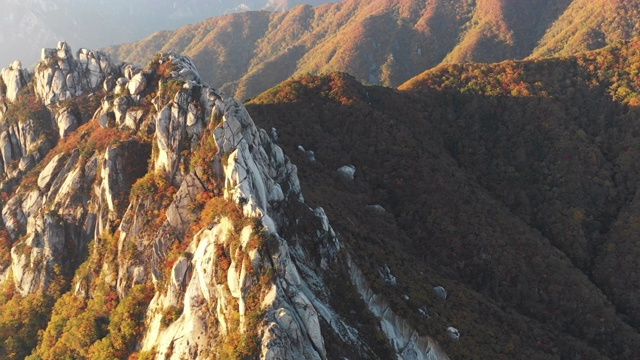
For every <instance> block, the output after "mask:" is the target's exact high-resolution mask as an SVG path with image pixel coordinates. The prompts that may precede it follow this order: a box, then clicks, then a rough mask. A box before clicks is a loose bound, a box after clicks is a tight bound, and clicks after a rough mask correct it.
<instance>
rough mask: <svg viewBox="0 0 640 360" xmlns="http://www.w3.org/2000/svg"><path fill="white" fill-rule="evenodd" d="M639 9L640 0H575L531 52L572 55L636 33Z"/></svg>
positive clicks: (534, 54)
mask: <svg viewBox="0 0 640 360" xmlns="http://www.w3.org/2000/svg"><path fill="white" fill-rule="evenodd" d="M638 11H640V3H638V2H636V1H622V0H613V1H584V0H576V1H573V2H572V3H571V5H570V6H569V7H568V8H567V10H566V11H565V12H564V13H563V14H562V16H561V17H560V18H559V19H558V21H556V22H555V23H554V24H553V26H551V27H550V28H549V29H548V30H547V32H546V34H545V35H544V37H543V38H542V39H540V42H539V44H538V46H537V47H536V49H535V50H534V51H533V52H532V55H531V56H532V57H541V56H553V55H571V54H575V53H577V52H582V51H586V50H594V49H598V48H601V47H604V46H605V45H607V44H612V43H614V42H616V41H618V40H626V39H631V38H633V37H636V36H638V35H640V29H639V26H638V22H637V19H638Z"/></svg>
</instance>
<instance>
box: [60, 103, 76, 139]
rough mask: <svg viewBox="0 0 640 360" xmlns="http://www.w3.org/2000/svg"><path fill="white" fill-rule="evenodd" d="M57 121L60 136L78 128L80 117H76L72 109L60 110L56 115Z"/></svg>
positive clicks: (65, 135) (67, 134)
mask: <svg viewBox="0 0 640 360" xmlns="http://www.w3.org/2000/svg"><path fill="white" fill-rule="evenodd" d="M56 123H57V124H58V132H59V134H60V138H65V137H67V136H69V134H71V133H72V132H73V131H75V130H76V129H77V128H78V119H76V117H75V116H74V115H73V113H72V112H71V110H70V109H64V110H62V111H60V112H59V113H58V115H57V116H56Z"/></svg>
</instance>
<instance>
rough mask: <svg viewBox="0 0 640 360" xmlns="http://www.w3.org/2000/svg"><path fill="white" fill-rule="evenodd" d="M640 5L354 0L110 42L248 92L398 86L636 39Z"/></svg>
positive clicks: (117, 49)
mask: <svg viewBox="0 0 640 360" xmlns="http://www.w3.org/2000/svg"><path fill="white" fill-rule="evenodd" d="M638 6H640V2H639V1H637V0H631V1H615V2H604V1H603V2H597V1H596V2H593V1H592V2H586V1H582V0H573V1H571V0H562V1H551V0H536V1H529V0H481V1H462V0H455V1H446V0H430V1H417V0H383V1H379V0H378V1H372V0H366V1H356V0H346V1H342V2H339V3H335V4H326V5H323V6H318V7H309V6H300V7H297V8H294V9H291V10H290V11H287V12H284V13H274V14H265V13H258V12H253V13H247V14H243V15H241V16H240V15H229V16H228V17H224V18H215V19H209V20H207V21H204V22H201V23H198V24H193V25H190V26H189V27H187V28H183V29H179V30H176V31H169V32H162V33H157V34H154V35H152V36H150V37H148V38H147V39H144V40H141V41H138V42H134V43H131V44H123V45H117V46H112V47H110V48H108V49H107V52H109V53H110V54H112V55H113V57H114V58H117V59H119V60H122V61H129V62H134V63H137V62H145V61H148V60H149V59H150V58H151V57H152V56H153V54H155V53H156V52H158V51H176V52H179V53H183V54H186V55H188V56H191V57H192V58H194V61H195V63H196V65H197V66H198V68H199V69H201V71H202V73H203V76H204V77H205V79H206V80H207V81H209V82H212V83H217V84H221V89H222V90H224V91H226V92H228V93H231V94H234V95H235V96H237V97H239V98H241V99H244V98H249V97H252V96H255V95H257V94H259V93H260V92H262V91H264V90H266V89H268V88H270V87H272V86H275V85H276V84H277V83H279V82H281V81H284V80H286V79H288V78H289V77H291V76H298V75H302V74H306V73H329V72H333V71H341V72H347V73H350V74H352V75H353V76H355V77H356V78H357V79H358V80H359V81H363V82H366V83H371V84H383V85H386V86H398V85H400V84H401V83H403V82H405V81H407V80H409V79H410V78H412V77H414V76H416V75H418V74H419V73H421V72H422V71H424V70H427V69H429V68H433V67H434V66H437V65H438V64H441V63H459V62H495V61H502V60H505V59H524V58H527V57H530V56H533V57H540V56H550V55H554V54H562V55H568V54H575V53H577V52H580V51H584V50H586V49H593V48H597V47H602V46H604V45H606V44H610V43H612V42H614V41H616V40H619V39H629V38H631V37H633V36H635V35H637V34H636V31H635V30H634V29H635V28H637V26H636V25H637V17H636V16H633V14H635V12H637V8H638ZM240 23H241V24H242V25H239V24H240ZM231 24H233V25H231ZM194 34H201V35H200V36H197V37H194ZM205 34H206V36H205ZM220 69H225V71H226V72H228V73H225V72H223V71H221V70H220Z"/></svg>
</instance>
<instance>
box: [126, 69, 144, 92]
mask: <svg viewBox="0 0 640 360" xmlns="http://www.w3.org/2000/svg"><path fill="white" fill-rule="evenodd" d="M146 87H147V78H146V77H145V76H144V74H142V73H138V74H136V75H135V76H134V77H133V78H131V80H130V81H129V84H128V88H129V93H130V94H131V95H139V94H140V93H141V92H142V91H143V90H144V89H145V88H146Z"/></svg>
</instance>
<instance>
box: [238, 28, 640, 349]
mask: <svg viewBox="0 0 640 360" xmlns="http://www.w3.org/2000/svg"><path fill="white" fill-rule="evenodd" d="M639 46H640V40H637V39H636V40H633V41H630V42H619V43H617V44H616V45H613V46H610V47H608V48H606V49H604V50H600V51H596V52H591V53H586V54H584V55H580V56H577V57H569V58H563V59H546V60H535V61H523V62H504V63H499V64H492V65H486V64H478V65H447V66H442V67H438V68H436V69H434V70H432V71H429V72H427V73H425V74H422V75H421V76H420V77H418V78H416V79H412V80H411V81H410V82H408V83H407V84H404V85H403V86H402V87H401V91H394V90H391V89H384V88H378V87H363V86H361V85H359V84H358V83H357V81H356V80H355V79H353V78H352V77H350V76H348V75H340V74H336V75H331V76H328V77H313V76H303V77H301V78H298V79H296V80H295V81H290V82H286V83H283V84H281V85H279V86H277V87H276V88H274V89H272V90H270V91H268V92H266V93H264V94H262V95H261V96H259V97H257V98H256V99H254V100H253V101H252V102H251V103H250V106H249V107H248V108H249V111H250V112H251V113H252V114H254V117H255V119H256V121H257V122H258V123H261V124H265V125H264V126H274V127H276V128H278V130H279V131H280V133H281V136H280V139H281V140H280V141H281V144H282V146H283V148H284V149H285V151H287V152H288V153H291V154H295V155H293V156H292V159H293V161H295V162H296V163H298V164H299V171H300V176H301V181H302V185H303V187H304V188H306V189H309V191H308V192H307V198H308V199H309V201H312V202H314V203H322V204H331V205H327V207H326V210H327V214H328V216H329V217H330V218H331V219H334V226H335V227H336V230H337V231H338V232H339V233H340V234H341V235H342V236H343V237H344V238H345V239H348V240H349V241H348V244H349V246H350V247H351V248H352V249H353V251H354V252H355V253H359V254H362V255H363V256H361V257H359V259H360V260H361V261H362V262H361V266H362V267H364V268H367V265H366V264H367V262H368V261H371V259H376V260H374V261H373V263H377V261H382V259H385V260H384V261H387V263H388V264H389V266H390V268H391V269H392V270H393V272H394V274H395V275H396V276H397V277H398V287H397V288H393V289H389V288H386V290H385V291H388V292H391V293H393V294H394V295H395V297H394V298H395V299H396V301H397V303H396V306H398V307H399V308H402V309H405V311H409V312H410V311H411V310H410V309H411V308H412V307H413V306H415V305H416V304H419V303H421V302H422V301H424V300H423V298H422V296H424V294H423V293H422V292H421V291H420V290H419V288H416V286H417V285H416V284H423V283H425V282H426V283H431V284H445V285H444V286H445V287H446V288H447V289H450V291H451V292H450V294H451V295H450V298H449V299H448V300H447V304H446V306H445V307H441V306H439V305H437V304H430V306H427V308H429V309H433V311H434V314H432V315H433V316H430V318H429V319H427V320H426V321H425V320H423V319H421V317H420V316H415V317H413V319H414V321H415V323H416V324H418V325H416V326H422V328H423V329H424V331H426V332H429V331H437V329H441V328H442V326H443V325H444V323H452V324H456V326H457V327H458V329H460V331H461V333H462V334H466V335H467V336H469V337H466V336H465V337H464V339H463V338H461V340H460V342H458V343H450V342H445V343H444V344H445V345H444V346H445V350H446V351H447V353H448V354H449V355H450V356H451V357H452V358H478V359H485V358H491V357H496V356H498V357H499V356H505V357H506V358H534V357H537V356H540V357H544V358H546V357H552V356H560V357H561V358H568V357H574V356H576V354H578V355H577V356H578V357H580V356H581V357H583V358H603V357H609V358H616V359H618V358H627V359H631V358H633V354H636V353H637V352H638V351H639V350H640V349H638V348H637V345H636V344H637V341H638V338H639V329H640V311H639V310H640V309H639V308H638V306H637V302H636V301H635V300H634V299H635V298H637V296H638V294H637V291H638V290H637V289H638V286H639V285H640V274H639V273H638V272H637V271H636V270H635V268H636V266H635V263H636V260H635V259H637V258H638V256H640V254H639V253H638V250H637V246H636V245H635V244H637V243H638V238H637V234H636V233H637V231H636V229H637V227H638V223H637V221H636V220H634V219H636V218H637V216H638V214H637V209H638V204H637V202H638V200H637V196H636V194H637V189H638V184H640V183H639V180H640V172H639V169H638V168H637V166H636V165H635V164H637V163H638V160H640V153H639V152H638V151H639V150H640V139H639V136H640V128H639V123H638V119H639V118H640V109H638V108H637V100H636V96H637V91H638V89H639V86H640V82H639V78H638V77H637V75H638V73H637V64H638V61H637V60H638V56H639V54H640V53H639V52H638V49H639V48H640V47H639ZM299 145H302V146H303V147H304V149H307V150H313V151H314V153H315V158H316V159H317V161H314V162H310V161H309V160H308V159H307V154H305V153H302V152H300V151H299V150H297V147H298V146H299ZM344 164H353V165H354V166H355V167H356V169H357V170H356V176H355V181H354V182H353V183H345V182H344V181H343V180H342V179H341V178H340V177H339V176H338V175H337V174H336V173H335V169H337V168H338V167H340V166H342V165H344ZM372 204H379V205H381V206H382V207H383V208H384V209H385V210H386V211H385V212H383V213H376V212H374V211H371V208H370V207H368V205H372ZM377 259H380V260H377ZM390 259H394V260H393V262H391V260H390ZM370 271H371V272H375V269H370ZM378 285H379V286H381V288H383V289H384V288H385V286H384V284H378ZM403 294H408V297H409V299H407V300H402V299H403ZM405 306H406V307H408V308H405ZM430 314H431V313H430Z"/></svg>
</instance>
